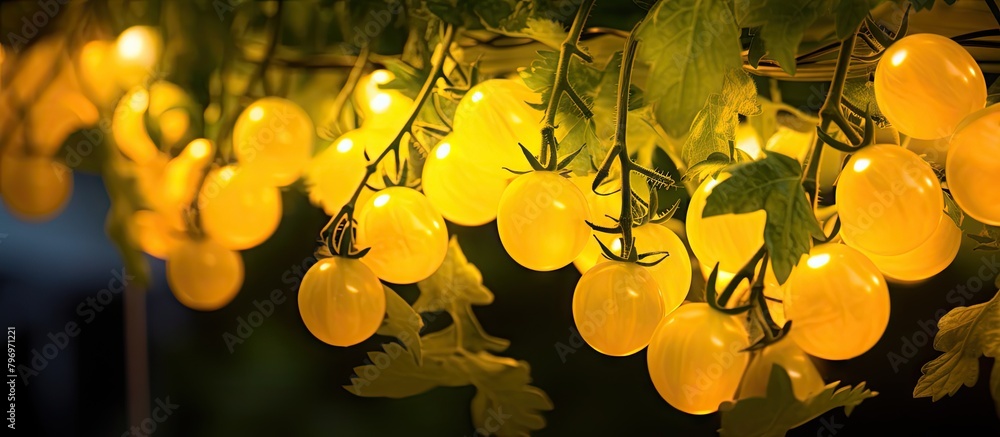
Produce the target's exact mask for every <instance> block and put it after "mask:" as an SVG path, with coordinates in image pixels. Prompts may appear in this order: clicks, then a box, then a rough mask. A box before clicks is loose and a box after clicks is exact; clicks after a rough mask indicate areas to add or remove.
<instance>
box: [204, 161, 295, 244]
mask: <svg viewBox="0 0 1000 437" xmlns="http://www.w3.org/2000/svg"><path fill="white" fill-rule="evenodd" d="M198 207H199V210H200V211H201V224H202V227H203V228H204V230H205V233H207V234H208V235H210V236H211V237H212V238H213V239H215V240H216V241H217V242H218V243H219V244H221V245H222V246H223V247H226V248H227V249H232V250H244V249H249V248H251V247H256V246H258V245H260V244H261V243H263V242H264V241H266V240H267V239H268V238H270V237H271V234H273V233H274V231H275V230H276V229H277V228H278V224H279V223H280V222H281V193H280V192H279V191H278V189H277V188H274V187H273V186H271V185H269V184H266V182H265V181H260V180H257V179H255V178H254V175H253V174H251V173H246V172H244V171H243V169H240V168H238V167H236V166H225V167H222V168H220V169H217V170H213V171H212V172H210V173H209V174H208V177H206V178H205V183H204V184H203V185H202V187H201V193H200V194H199V196H198Z"/></svg>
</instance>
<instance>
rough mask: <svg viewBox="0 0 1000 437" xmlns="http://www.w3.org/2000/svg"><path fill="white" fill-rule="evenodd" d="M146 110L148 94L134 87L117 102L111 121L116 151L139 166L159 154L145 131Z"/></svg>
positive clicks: (144, 90) (143, 89) (140, 88)
mask: <svg viewBox="0 0 1000 437" xmlns="http://www.w3.org/2000/svg"><path fill="white" fill-rule="evenodd" d="M148 108H149V92H148V91H146V89H145V88H142V87H135V88H133V89H131V90H130V91H129V92H128V93H127V94H125V96H124V97H122V99H121V100H119V101H118V106H116V107H115V113H114V115H113V116H112V119H111V133H112V135H113V136H114V138H115V144H117V145H118V150H121V152H122V153H123V154H124V155H125V156H127V157H128V158H129V159H131V160H133V161H135V162H136V163H137V164H139V165H143V164H146V163H148V162H149V161H151V160H152V159H153V158H155V157H156V156H157V154H159V149H158V148H157V147H156V144H153V140H151V139H150V138H149V133H148V132H147V131H146V120H145V116H146V110H147V109H148Z"/></svg>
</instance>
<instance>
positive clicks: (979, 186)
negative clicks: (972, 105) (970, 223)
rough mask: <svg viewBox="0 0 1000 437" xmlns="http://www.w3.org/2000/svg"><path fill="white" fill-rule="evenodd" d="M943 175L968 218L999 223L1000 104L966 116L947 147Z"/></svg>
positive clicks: (999, 224) (991, 223) (995, 224)
mask: <svg viewBox="0 0 1000 437" xmlns="http://www.w3.org/2000/svg"><path fill="white" fill-rule="evenodd" d="M948 147H949V148H948V159H947V163H946V165H945V175H946V177H947V180H948V188H949V189H950V190H951V194H952V196H954V198H955V202H956V203H958V206H960V207H961V208H962V211H965V213H966V214H968V215H969V216H970V217H972V218H974V219H976V220H978V221H980V222H982V223H985V224H988V225H992V226H1000V188H998V187H1000V105H992V106H990V107H989V108H986V109H984V110H982V111H979V112H977V113H975V114H973V115H970V116H969V117H968V118H966V119H965V120H964V121H963V122H962V124H961V125H960V126H959V127H958V130H957V131H956V132H955V135H954V136H953V137H952V138H951V143H950V144H949V146H948Z"/></svg>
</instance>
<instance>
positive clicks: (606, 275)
mask: <svg viewBox="0 0 1000 437" xmlns="http://www.w3.org/2000/svg"><path fill="white" fill-rule="evenodd" d="M663 315H664V309H663V300H662V298H661V297H660V286H659V284H658V283H657V282H656V280H655V279H654V278H653V276H652V275H651V274H650V273H649V271H647V270H646V268H645V267H642V266H640V265H638V264H634V263H627V262H620V261H608V262H605V263H600V264H598V265H596V266H594V268H592V269H590V270H588V271H587V273H586V274H584V275H583V277H582V278H580V282H578V283H577V285H576V290H575V291H574V292H573V320H574V322H575V323H576V327H577V330H578V331H579V332H580V336H581V337H583V340H584V341H586V342H587V344H589V345H590V347H592V348H594V350H596V351H598V352H600V353H603V354H605V355H611V356H616V357H623V356H627V355H632V354H634V353H636V352H639V351H640V350H642V349H643V348H645V347H646V345H648V344H649V340H650V338H651V337H652V335H653V331H654V330H655V329H656V326H657V324H659V322H660V320H661V319H663Z"/></svg>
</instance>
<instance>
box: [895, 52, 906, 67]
mask: <svg viewBox="0 0 1000 437" xmlns="http://www.w3.org/2000/svg"><path fill="white" fill-rule="evenodd" d="M905 60H906V49H903V50H900V51H898V52H896V54H894V55H892V66H893V67H898V66H899V64H902V63H903V61H905Z"/></svg>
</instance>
